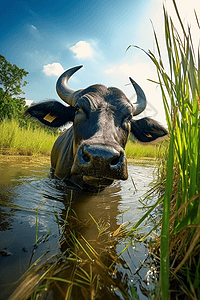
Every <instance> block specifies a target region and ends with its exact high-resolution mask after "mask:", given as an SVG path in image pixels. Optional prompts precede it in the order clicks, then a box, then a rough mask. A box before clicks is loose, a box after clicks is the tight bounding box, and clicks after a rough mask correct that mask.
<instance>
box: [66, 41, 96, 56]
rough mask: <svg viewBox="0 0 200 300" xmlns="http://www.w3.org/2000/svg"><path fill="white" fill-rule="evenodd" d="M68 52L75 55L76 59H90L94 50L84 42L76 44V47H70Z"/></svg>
mask: <svg viewBox="0 0 200 300" xmlns="http://www.w3.org/2000/svg"><path fill="white" fill-rule="evenodd" d="M70 50H71V51H72V52H74V53H75V54H76V55H75V57H76V58H87V57H92V56H93V54H94V50H93V48H92V47H91V44H90V43H87V42H85V41H80V42H78V43H76V45H74V46H72V47H71V48H70Z"/></svg>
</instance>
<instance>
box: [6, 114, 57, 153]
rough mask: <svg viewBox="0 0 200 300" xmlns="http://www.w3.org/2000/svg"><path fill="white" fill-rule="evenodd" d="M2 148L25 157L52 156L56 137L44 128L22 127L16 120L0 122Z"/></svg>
mask: <svg viewBox="0 0 200 300" xmlns="http://www.w3.org/2000/svg"><path fill="white" fill-rule="evenodd" d="M0 133H1V137H0V147H1V148H7V149H9V150H10V151H11V152H13V153H18V154H23V155H26V154H28V155H33V154H34V155H35V154H50V152H51V149H52V146H53V144H54V142H55V140H56V136H55V135H54V134H53V133H52V134H50V133H47V132H45V131H44V130H42V128H41V129H40V128H36V129H32V128H31V127H28V128H27V129H26V128H24V127H20V125H19V122H18V121H16V120H6V119H4V120H3V121H2V122H0Z"/></svg>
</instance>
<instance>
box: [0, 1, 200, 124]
mask: <svg viewBox="0 0 200 300" xmlns="http://www.w3.org/2000/svg"><path fill="white" fill-rule="evenodd" d="M176 2H177V5H178V8H179V11H180V13H181V16H182V18H183V19H184V22H185V23H188V24H190V25H191V26H192V30H193V31H192V34H193V36H194V37H195V41H196V42H197V45H198V43H199V37H200V32H199V31H200V30H199V28H197V26H196V22H195V17H194V9H196V11H197V14H198V16H199V19H200V0H190V1H187V0H176ZM163 4H164V5H165V6H166V7H167V10H168V13H169V14H170V15H171V16H172V17H173V18H174V20H175V21H176V19H177V18H176V16H175V12H174V7H173V4H172V0H140V1H139V0H125V1H119V0H115V1H114V0H111V1H108V0H103V1H97V2H95V1H86V0H82V1H78V0H65V1H63V0H59V1H55V0H53V1H52V0H49V1H43V0H40V1H39V0H27V1H26V0H18V1H13V0H6V1H3V3H2V4H1V12H0V54H1V55H3V56H5V58H6V59H7V60H8V61H9V62H10V63H12V64H16V65H17V66H18V67H20V68H24V69H25V70H26V71H28V72H29V75H28V76H27V77H26V78H25V80H26V81H28V84H27V86H25V87H23V91H24V92H25V98H26V100H32V101H34V102H36V103H37V102H39V101H43V100H47V99H56V100H58V101H61V102H62V100H59V97H58V95H57V94H56V90H55V84H56V81H57V78H58V76H59V75H60V74H61V73H62V72H63V71H64V70H66V69H68V68H71V67H74V66H78V65H83V68H82V69H80V70H79V71H78V72H77V73H76V74H74V75H73V77H72V78H71V79H70V81H69V83H68V86H69V87H70V88H71V89H74V90H77V89H81V88H86V87H88V86H90V85H92V84H96V83H98V84H104V85H106V86H107V87H109V86H114V87H118V88H120V89H121V90H122V91H123V92H124V93H125V94H126V95H127V97H128V98H130V99H131V101H133V102H135V101H136V96H135V93H134V90H133V87H132V86H131V85H130V84H129V83H130V82H129V79H128V78H129V76H130V77H132V78H133V79H134V80H135V81H136V82H137V83H138V84H139V85H140V86H141V87H142V89H143V90H144V92H145V94H146V97H147V101H148V106H147V108H146V110H145V112H144V113H143V115H142V116H150V117H153V118H154V119H156V120H158V121H159V122H160V123H161V124H163V125H165V124H166V120H165V115H164V109H163V105H162V97H161V94H160V89H159V87H158V86H157V85H156V84H154V83H152V82H150V81H148V79H152V80H156V79H157V76H156V70H155V67H154V65H153V63H152V62H151V61H150V59H149V58H148V56H147V55H146V54H145V53H144V52H143V51H142V50H139V49H138V48H136V47H131V48H129V50H128V51H126V49H127V47H129V46H130V45H137V46H139V47H141V48H142V49H144V50H146V51H147V50H148V49H150V50H151V51H153V52H155V49H156V46H155V41H154V37H153V30H152V23H153V26H154V28H155V30H156V32H157V35H158V38H159V41H160V45H161V47H163V50H164V24H163ZM177 26H178V25H177Z"/></svg>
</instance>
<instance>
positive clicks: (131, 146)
mask: <svg viewBox="0 0 200 300" xmlns="http://www.w3.org/2000/svg"><path fill="white" fill-rule="evenodd" d="M158 148H159V146H158V145H148V144H146V145H143V144H138V143H132V142H131V141H128V143H127V145H126V148H125V152H126V156H127V157H130V158H137V159H139V158H144V157H149V158H156V157H157V155H158Z"/></svg>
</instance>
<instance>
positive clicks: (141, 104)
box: [129, 77, 147, 116]
mask: <svg viewBox="0 0 200 300" xmlns="http://www.w3.org/2000/svg"><path fill="white" fill-rule="evenodd" d="M129 79H130V81H131V83H132V85H133V87H134V89H135V91H136V94H137V102H136V103H133V106H134V108H135V112H134V116H137V115H139V114H140V113H141V112H143V110H144V109H145V107H146V105H147V100H146V96H145V94H144V92H143V90H142V89H141V87H140V86H139V85H138V84H137V83H136V82H135V81H134V80H133V79H132V78H131V77H129Z"/></svg>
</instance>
